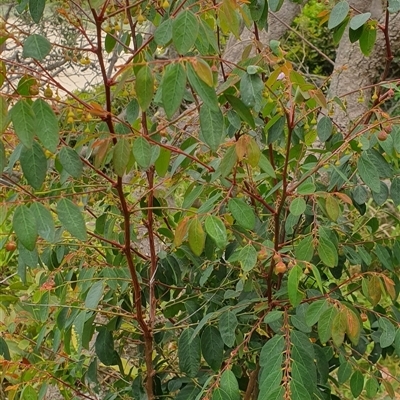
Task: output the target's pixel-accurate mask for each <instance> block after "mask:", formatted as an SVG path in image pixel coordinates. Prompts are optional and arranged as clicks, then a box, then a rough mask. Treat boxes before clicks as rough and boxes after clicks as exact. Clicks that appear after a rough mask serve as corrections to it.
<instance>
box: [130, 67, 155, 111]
mask: <svg viewBox="0 0 400 400" xmlns="http://www.w3.org/2000/svg"><path fill="white" fill-rule="evenodd" d="M135 91H136V96H137V101H138V102H139V105H140V108H141V109H142V111H146V110H147V109H148V107H149V105H150V103H151V100H152V99H153V94H154V77H153V74H152V72H151V69H150V67H149V66H148V65H145V66H144V67H142V68H140V70H139V72H138V73H137V76H136V82H135Z"/></svg>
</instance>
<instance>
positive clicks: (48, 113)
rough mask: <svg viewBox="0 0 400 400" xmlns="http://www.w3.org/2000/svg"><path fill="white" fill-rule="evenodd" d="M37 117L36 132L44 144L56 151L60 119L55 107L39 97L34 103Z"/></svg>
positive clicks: (48, 148) (34, 111)
mask: <svg viewBox="0 0 400 400" xmlns="http://www.w3.org/2000/svg"><path fill="white" fill-rule="evenodd" d="M32 111H33V113H34V114H35V117H36V134H37V136H38V138H39V139H40V141H41V142H42V144H43V146H44V147H45V148H46V149H47V150H49V151H51V152H52V153H55V152H56V150H57V145H58V141H59V128H58V120H57V117H56V115H55V114H54V111H53V109H52V108H51V107H50V105H49V104H47V103H46V102H45V101H44V100H43V99H37V100H36V101H35V102H34V103H33V105H32Z"/></svg>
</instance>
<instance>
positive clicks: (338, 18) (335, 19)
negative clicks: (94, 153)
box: [328, 1, 350, 29]
mask: <svg viewBox="0 0 400 400" xmlns="http://www.w3.org/2000/svg"><path fill="white" fill-rule="evenodd" d="M349 9H350V7H349V3H347V1H339V3H337V4H336V5H335V7H333V9H332V11H331V15H330V16H329V21H328V29H333V28H336V27H337V26H338V25H340V24H341V23H342V22H343V21H344V20H345V19H346V17H347V14H348V12H349Z"/></svg>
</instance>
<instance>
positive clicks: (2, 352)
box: [0, 336, 11, 361]
mask: <svg viewBox="0 0 400 400" xmlns="http://www.w3.org/2000/svg"><path fill="white" fill-rule="evenodd" d="M0 356H2V357H3V358H4V359H5V360H7V361H11V355H10V350H9V348H8V345H7V342H6V341H5V340H4V339H3V338H2V337H1V336H0Z"/></svg>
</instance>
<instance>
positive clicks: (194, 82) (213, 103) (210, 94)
mask: <svg viewBox="0 0 400 400" xmlns="http://www.w3.org/2000/svg"><path fill="white" fill-rule="evenodd" d="M187 76H188V79H189V83H190V85H191V86H192V87H193V89H194V91H195V92H196V93H197V94H198V95H199V96H200V98H201V99H202V100H203V102H204V104H206V105H207V106H208V107H209V108H210V110H212V111H215V112H218V111H219V107H218V98H217V95H216V93H215V90H214V89H213V88H212V87H210V86H208V85H207V84H206V83H205V82H204V81H203V80H202V79H200V77H199V76H198V75H197V74H196V72H195V71H194V69H193V67H192V65H191V64H187Z"/></svg>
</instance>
